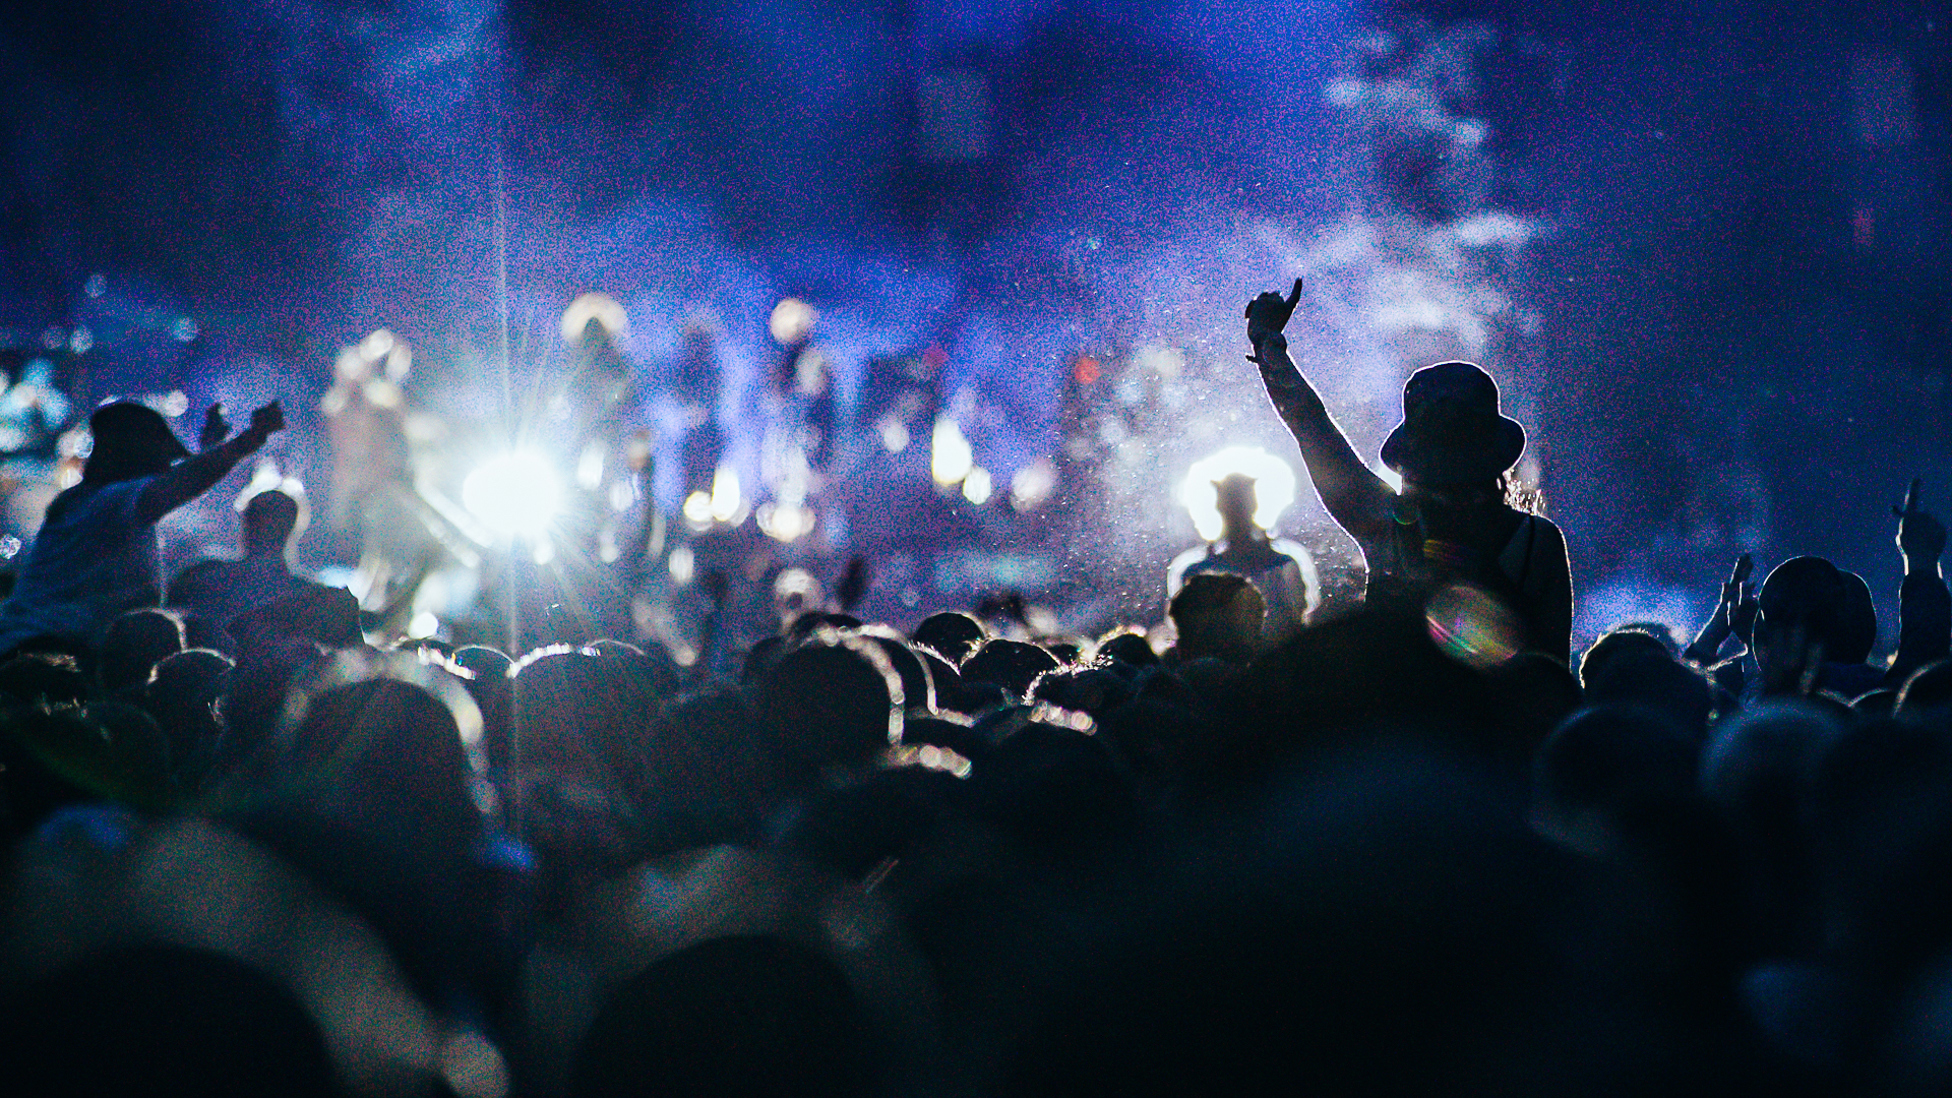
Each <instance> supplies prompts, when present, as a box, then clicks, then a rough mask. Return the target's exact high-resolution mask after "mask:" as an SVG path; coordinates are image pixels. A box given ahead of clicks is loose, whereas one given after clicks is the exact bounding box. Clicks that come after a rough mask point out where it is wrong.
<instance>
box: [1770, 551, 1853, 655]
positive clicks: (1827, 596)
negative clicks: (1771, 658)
mask: <svg viewBox="0 0 1952 1098" xmlns="http://www.w3.org/2000/svg"><path fill="white" fill-rule="evenodd" d="M1756 604H1757V606H1758V608H1759V610H1760V613H1759V614H1758V616H1757V618H1756V624H1755V632H1756V643H1757V644H1758V646H1761V647H1765V648H1766V647H1768V646H1769V645H1770V644H1771V643H1772V642H1775V641H1777V640H1780V639H1781V638H1783V637H1785V636H1787V635H1788V633H1789V632H1790V631H1791V630H1792V629H1800V630H1801V631H1802V633H1803V639H1804V640H1805V641H1806V642H1808V643H1817V642H1821V643H1822V644H1823V646H1824V652H1825V658H1826V659H1833V658H1835V656H1834V653H1835V652H1836V651H1837V649H1838V642H1839V639H1840V638H1841V639H1844V640H1850V639H1853V638H1852V637H1851V635H1850V634H1851V630H1850V629H1849V628H1848V627H1847V626H1846V624H1845V621H1846V618H1847V616H1848V613H1849V605H1850V592H1849V588H1848V585H1847V584H1846V582H1845V580H1844V574H1843V573H1842V572H1841V571H1839V570H1838V569H1837V566H1836V565H1834V564H1832V563H1830V562H1829V561H1827V560H1824V559H1823V558H1822V557H1791V558H1790V559H1788V560H1786V561H1784V562H1782V563H1781V564H1778V565H1777V566H1776V567H1775V568H1774V569H1773V570H1772V571H1771V572H1770V573H1769V576H1768V578H1767V579H1765V580H1763V581H1762V589H1761V590H1760V591H1758V592H1757V593H1756ZM1873 631H1875V626H1873Z"/></svg>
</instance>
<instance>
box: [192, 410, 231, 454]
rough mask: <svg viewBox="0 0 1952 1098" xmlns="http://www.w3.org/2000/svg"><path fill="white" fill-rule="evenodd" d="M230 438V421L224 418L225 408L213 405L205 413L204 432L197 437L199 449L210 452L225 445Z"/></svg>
mask: <svg viewBox="0 0 1952 1098" xmlns="http://www.w3.org/2000/svg"><path fill="white" fill-rule="evenodd" d="M229 437H230V421H229V420H227V419H225V418H224V406H223V405H222V404H212V405H211V406H210V407H209V408H206V409H205V410H204V413H203V431H202V432H201V433H199V434H198V435H197V449H198V450H199V451H202V450H208V449H211V448H213V447H216V446H220V445H222V444H223V441H224V440H225V439H227V438H229Z"/></svg>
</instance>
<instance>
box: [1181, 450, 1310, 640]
mask: <svg viewBox="0 0 1952 1098" xmlns="http://www.w3.org/2000/svg"><path fill="white" fill-rule="evenodd" d="M1213 489H1214V491H1215V492H1216V493H1217V495H1218V500H1217V506H1218V508H1219V511H1220V522H1221V527H1220V536H1219V537H1218V538H1215V539H1214V540H1213V542H1212V543H1211V544H1208V545H1204V546H1201V547H1199V548H1195V549H1189V550H1187V551H1186V552H1184V553H1181V554H1180V555H1179V556H1178V557H1177V558H1175V559H1174V560H1173V562H1172V566H1171V567H1170V568H1168V569H1167V572H1166V594H1167V596H1168V597H1171V596H1172V595H1176V594H1178V593H1179V589H1180V587H1181V586H1182V585H1184V584H1185V582H1186V578H1187V577H1188V576H1195V575H1200V574H1202V573H1207V572H1227V573H1231V574H1233V575H1237V576H1241V577H1243V578H1245V579H1247V580H1250V581H1252V582H1253V584H1254V586H1256V587H1258V588H1260V590H1261V597H1262V599H1264V600H1265V601H1266V603H1267V618H1266V620H1265V622H1264V624H1263V626H1262V630H1261V636H1262V638H1263V639H1264V640H1265V641H1266V642H1269V643H1273V642H1278V641H1280V640H1282V639H1283V638H1285V637H1287V636H1289V635H1291V634H1293V633H1294V632H1295V630H1297V629H1300V628H1301V627H1302V626H1303V625H1305V624H1306V623H1307V621H1308V615H1309V614H1310V613H1312V612H1313V611H1314V609H1315V606H1316V604H1317V603H1318V602H1319V601H1320V595H1319V594H1318V591H1319V590H1320V586H1321V581H1320V577H1318V576H1317V575H1316V572H1315V559H1314V558H1313V557H1312V556H1310V555H1309V553H1308V550H1306V549H1304V548H1302V547H1301V546H1300V545H1297V544H1295V543H1294V542H1292V541H1288V540H1287V539H1285V538H1270V537H1269V536H1268V533H1267V531H1266V530H1263V529H1262V528H1261V525H1260V523H1258V522H1256V521H1255V520H1254V506H1255V502H1256V500H1255V493H1254V478H1252V477H1249V476H1245V475H1243V474H1240V473H1230V474H1228V475H1227V476H1225V477H1222V478H1221V479H1219V480H1216V481H1214V482H1213Z"/></svg>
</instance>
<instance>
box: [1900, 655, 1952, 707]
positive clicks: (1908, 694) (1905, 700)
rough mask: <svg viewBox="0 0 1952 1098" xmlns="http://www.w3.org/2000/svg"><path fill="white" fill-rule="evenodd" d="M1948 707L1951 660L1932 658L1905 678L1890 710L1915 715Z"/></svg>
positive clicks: (1951, 688) (1951, 704) (1951, 700)
mask: <svg viewBox="0 0 1952 1098" xmlns="http://www.w3.org/2000/svg"><path fill="white" fill-rule="evenodd" d="M1948 707H1952V660H1933V661H1932V662H1931V663H1928V664H1926V665H1925V666H1923V667H1921V668H1919V669H1918V670H1916V671H1913V672H1912V673H1911V677H1910V678H1908V679H1906V680H1905V684H1904V686H1903V688H1901V689H1900V690H1899V691H1898V697H1897V699H1896V700H1895V702H1894V703H1893V705H1892V710H1893V711H1894V712H1898V713H1903V714H1906V715H1910V716H1916V715H1919V714H1923V713H1929V712H1932V711H1934V710H1944V709H1946V708H1948Z"/></svg>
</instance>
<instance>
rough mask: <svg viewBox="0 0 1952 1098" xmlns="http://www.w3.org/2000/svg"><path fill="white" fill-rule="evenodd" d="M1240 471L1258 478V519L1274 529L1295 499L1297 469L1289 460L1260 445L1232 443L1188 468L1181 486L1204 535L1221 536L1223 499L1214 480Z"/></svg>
mask: <svg viewBox="0 0 1952 1098" xmlns="http://www.w3.org/2000/svg"><path fill="white" fill-rule="evenodd" d="M1234 473H1239V474H1241V475H1243V476H1249V477H1253V478H1254V522H1255V523H1256V524H1258V525H1259V526H1260V527H1261V528H1262V529H1264V530H1265V529H1271V528H1272V527H1273V526H1274V521H1275V520H1276V519H1278V518H1280V517H1281V512H1283V511H1285V510H1287V509H1288V505H1289V504H1290V503H1293V502H1294V501H1295V471H1294V470H1293V469H1291V468H1289V467H1288V463H1287V462H1285V461H1282V460H1281V459H1280V458H1278V457H1275V456H1274V455H1273V454H1270V453H1268V452H1267V451H1266V450H1263V449H1261V448H1260V447H1258V446H1229V447H1227V448H1226V449H1225V450H1222V451H1220V452H1219V453H1217V454H1213V455H1211V456H1209V457H1204V458H1201V459H1200V460H1198V461H1196V462H1194V463H1193V467H1192V468H1191V469H1188V470H1187V471H1186V479H1185V480H1184V481H1182V482H1181V483H1180V486H1179V502H1180V503H1182V504H1184V505H1185V506H1186V513H1187V514H1189V515H1191V516H1192V517H1193V526H1194V527H1195V528H1196V529H1198V530H1199V532H1200V536H1201V537H1202V538H1205V539H1206V540H1208V541H1212V540H1214V539H1215V538H1217V537H1219V536H1220V499H1219V493H1218V492H1217V491H1215V490H1214V487H1213V485H1214V482H1215V481H1219V480H1223V479H1225V478H1226V477H1227V476H1229V475H1231V474H1234Z"/></svg>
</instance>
